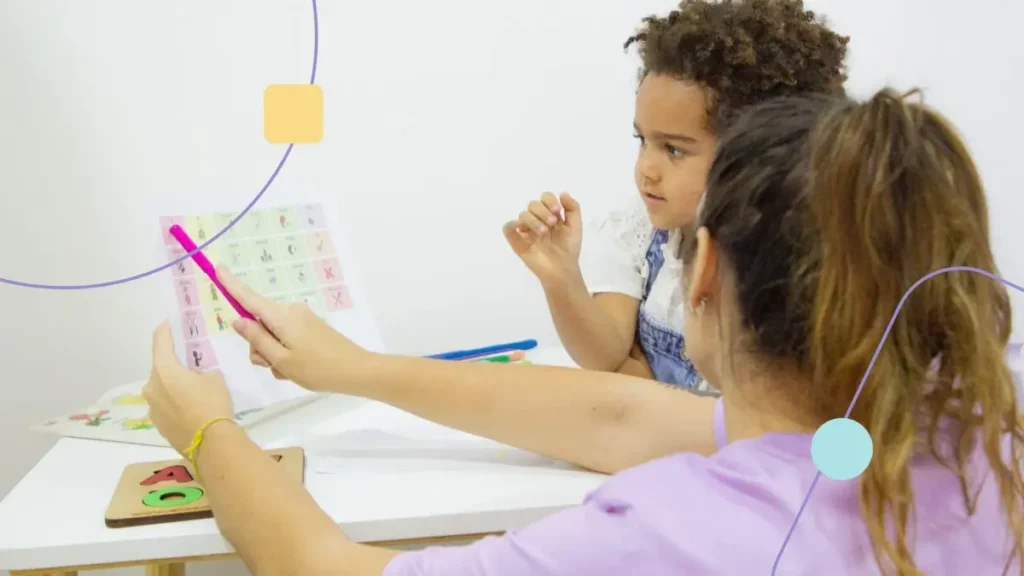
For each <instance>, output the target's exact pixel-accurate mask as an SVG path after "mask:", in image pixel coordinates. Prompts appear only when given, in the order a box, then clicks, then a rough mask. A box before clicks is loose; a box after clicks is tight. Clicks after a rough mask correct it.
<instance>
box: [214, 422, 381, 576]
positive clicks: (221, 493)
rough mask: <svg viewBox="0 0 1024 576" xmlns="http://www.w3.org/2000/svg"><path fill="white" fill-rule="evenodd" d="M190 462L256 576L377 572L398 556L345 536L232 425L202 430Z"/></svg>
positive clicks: (217, 516)
mask: <svg viewBox="0 0 1024 576" xmlns="http://www.w3.org/2000/svg"><path fill="white" fill-rule="evenodd" d="M198 466H199V470H200V472H201V473H202V475H203V486H204V487H205V488H206V491H207V497H208V498H209V500H210V504H211V505H212V506H213V513H214V518H215V519H216V521H217V526H218V527H219V528H220V530H221V533H222V534H223V535H224V537H225V538H227V540H228V541H229V542H231V544H232V546H234V548H235V550H236V551H237V552H238V554H239V555H240V556H241V558H242V560H243V561H244V562H245V565H246V566H247V567H248V568H249V570H250V571H251V572H252V573H253V574H256V575H257V576H263V575H271V576H277V575H282V576H284V575H291V574H302V575H304V576H306V575H309V576H319V575H321V574H323V575H325V576H326V575H331V576H339V575H351V576H371V575H372V576H379V575H380V574H383V572H384V567H385V566H387V564H388V562H390V561H391V559H392V558H394V557H395V556H397V555H398V552H396V551H393V550H386V549H383V548H374V547H371V546H365V545H361V544H355V543H353V542H351V541H349V540H348V539H347V538H345V536H344V535H343V534H342V532H341V530H340V529H339V528H338V526H337V525H336V524H335V523H334V521H333V520H331V518H330V517H329V516H328V515H327V514H326V513H324V511H323V510H321V509H320V508H319V507H318V506H317V504H316V502H315V501H314V500H313V498H312V497H311V496H310V495H309V493H307V492H306V490H305V489H304V488H303V487H302V485H301V484H299V483H297V482H295V481H294V480H292V479H291V478H289V477H288V476H287V475H286V474H285V473H284V472H283V471H282V469H281V467H280V466H279V465H278V464H277V463H276V462H275V461H274V460H272V459H271V458H269V457H268V456H267V455H266V453H265V452H263V450H261V449H260V448H259V447H258V446H257V445H256V444H254V443H253V442H252V441H251V440H249V438H248V437H247V436H246V434H245V432H244V431H242V429H241V428H239V427H238V426H237V425H235V424H234V423H232V422H218V423H216V424H214V425H213V426H211V427H210V428H209V429H208V430H207V432H206V434H205V439H204V440H203V444H202V447H201V449H200V451H199V460H198Z"/></svg>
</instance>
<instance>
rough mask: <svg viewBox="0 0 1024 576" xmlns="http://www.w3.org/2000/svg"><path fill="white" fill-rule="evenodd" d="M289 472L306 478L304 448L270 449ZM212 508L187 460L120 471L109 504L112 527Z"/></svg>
mask: <svg viewBox="0 0 1024 576" xmlns="http://www.w3.org/2000/svg"><path fill="white" fill-rule="evenodd" d="M267 455H268V456H269V457H271V458H274V459H275V460H277V461H278V463H279V464H280V465H281V466H283V467H284V468H285V470H286V472H287V473H288V475H289V476H291V477H293V478H295V479H296V480H298V481H299V482H303V481H304V476H305V454H304V453H303V451H302V448H285V449H281V450H268V451H267ZM212 517H213V510H212V509H211V507H210V501H209V499H208V498H207V496H206V491H205V489H204V488H203V486H202V484H200V483H199V482H197V481H196V479H195V470H194V468H193V467H192V465H191V464H189V463H188V462H187V461H186V460H169V461H165V462H142V463H139V464H132V465H131V466H128V467H126V468H125V469H124V472H122V473H121V480H120V482H118V484H117V488H116V489H115V490H114V494H113V496H112V498H111V500H110V506H109V507H108V508H107V513H106V517H105V522H106V525H107V527H109V528H124V527H128V526H139V525H144V524H162V523H167V522H181V521H184V520H196V519H200V518H212Z"/></svg>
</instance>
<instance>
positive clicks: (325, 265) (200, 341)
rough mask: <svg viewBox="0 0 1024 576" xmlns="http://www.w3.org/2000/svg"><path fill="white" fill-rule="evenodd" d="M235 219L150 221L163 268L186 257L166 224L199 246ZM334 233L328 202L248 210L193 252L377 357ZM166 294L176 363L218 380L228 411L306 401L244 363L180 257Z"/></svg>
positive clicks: (210, 295) (215, 215) (226, 316)
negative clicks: (302, 306) (227, 394)
mask: <svg viewBox="0 0 1024 576" xmlns="http://www.w3.org/2000/svg"><path fill="white" fill-rule="evenodd" d="M236 217H237V214H236V213H231V212H208V213H203V212H199V213H194V214H182V215H176V216H162V217H160V219H159V222H160V228H159V229H160V232H161V244H162V246H161V250H162V251H163V258H164V259H165V260H164V261H165V262H173V261H174V260H177V259H178V258H181V257H182V256H184V255H185V254H186V252H185V251H184V250H183V249H182V248H181V247H180V246H179V245H178V243H177V241H176V240H175V239H174V238H173V237H172V236H171V235H170V234H169V232H168V230H169V229H170V227H171V226H172V225H173V224H178V225H180V226H182V227H183V228H184V229H185V231H186V232H188V234H189V236H191V237H192V239H193V240H194V241H195V242H196V244H197V245H199V246H202V244H203V243H205V242H207V241H209V240H210V239H211V238H213V237H214V236H215V235H216V234H217V233H218V232H220V231H221V230H223V229H224V228H225V227H226V226H228V225H229V224H230V223H231V222H232V221H234V220H235V219H236ZM340 228H341V227H340V225H339V224H338V220H337V210H336V208H335V207H334V205H333V204H332V203H328V202H324V201H310V202H302V203H296V204H290V205H283V206H268V207H263V206H257V207H255V208H253V209H252V210H251V211H249V212H248V213H246V214H245V215H244V216H243V217H242V219H241V220H239V221H238V222H237V223H235V225H234V226H232V227H231V228H230V229H228V231H227V233H226V234H224V235H222V236H221V237H220V238H218V239H217V240H216V241H215V242H214V243H213V244H211V245H210V246H208V247H206V248H204V249H203V252H204V253H205V254H206V256H207V258H209V259H210V261H211V262H214V263H216V264H219V265H222V266H225V267H227V268H228V269H229V270H231V272H232V273H233V274H234V275H235V276H236V277H238V278H239V279H240V280H241V281H242V282H245V283H246V284H247V285H248V286H249V287H250V288H252V289H253V290H255V291H256V292H259V293H260V294H262V295H264V296H266V297H268V298H270V299H272V300H274V301H276V302H279V303H281V304H293V303H303V302H304V303H306V304H307V305H309V307H310V308H311V309H312V310H313V311H314V312H315V313H316V314H317V315H318V316H320V318H322V319H323V320H324V321H325V322H327V323H328V324H330V325H331V326H332V327H334V328H335V329H337V330H339V331H340V332H342V333H344V334H345V335H346V336H347V337H349V338H350V339H352V340H353V341H355V342H356V343H358V344H360V345H362V346H364V347H367V348H370V349H373V350H380V349H381V347H382V346H381V343H380V336H379V333H378V331H377V327H376V324H375V323H374V321H373V318H372V315H371V314H370V311H369V308H368V306H367V303H366V299H365V296H364V294H365V293H364V292H363V291H362V289H361V285H360V279H359V274H358V273H357V271H356V269H355V264H354V261H353V260H354V259H353V257H352V253H351V251H350V250H349V247H348V244H347V243H346V242H345V238H344V235H343V234H342V233H341V229H340ZM167 287H168V292H169V293H170V294H172V295H173V299H172V304H171V306H172V307H173V310H174V312H173V314H172V315H171V325H172V330H173V331H174V335H175V340H176V350H177V351H178V354H179V356H180V357H181V359H182V361H183V362H184V363H185V364H186V365H187V366H188V367H189V368H190V369H192V370H196V371H203V372H205V371H217V372H220V373H221V374H222V375H223V376H224V379H225V381H226V382H227V384H228V387H229V388H230V389H231V393H232V398H233V399H234V402H235V407H236V409H238V410H240V411H246V410H253V409H261V408H266V407H267V406H270V405H273V404H275V403H279V402H290V401H293V400H296V399H299V398H303V397H310V398H312V396H311V395H310V394H309V392H307V391H306V390H303V389H302V388H300V387H298V386H296V385H294V384H292V383H290V382H280V381H277V380H275V379H274V378H273V377H272V376H271V375H270V372H269V370H267V369H265V368H260V367H255V366H253V365H252V364H251V362H250V361H249V349H248V344H246V343H245V341H244V340H242V339H241V338H240V337H238V335H237V334H235V333H234V331H233V330H232V328H231V324H232V322H234V321H235V320H236V319H237V318H238V314H237V313H236V312H235V310H234V308H232V307H231V305H230V304H228V303H227V302H226V301H225V300H224V297H223V295H221V294H220V293H219V292H218V290H217V288H216V287H215V286H214V284H213V283H212V282H211V281H210V280H209V278H207V277H206V275H205V274H204V273H203V272H202V271H201V270H199V268H198V267H197V266H196V265H195V263H193V262H192V261H191V260H190V259H189V260H185V261H182V262H179V263H177V264H175V265H174V266H172V267H171V269H170V270H169V272H168V274H167Z"/></svg>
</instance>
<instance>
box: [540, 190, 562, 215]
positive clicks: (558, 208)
mask: <svg viewBox="0 0 1024 576" xmlns="http://www.w3.org/2000/svg"><path fill="white" fill-rule="evenodd" d="M540 201H541V203H542V204H544V206H546V207H547V209H548V210H550V211H551V213H552V214H554V215H555V216H558V215H559V214H561V213H562V205H561V204H559V203H558V198H556V197H555V195H554V194H552V193H551V192H545V193H544V194H543V195H542V196H541V197H540Z"/></svg>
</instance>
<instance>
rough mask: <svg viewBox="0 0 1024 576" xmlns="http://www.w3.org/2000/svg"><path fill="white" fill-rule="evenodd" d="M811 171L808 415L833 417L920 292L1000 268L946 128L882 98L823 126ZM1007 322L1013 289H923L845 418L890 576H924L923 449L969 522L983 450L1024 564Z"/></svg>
mask: <svg viewBox="0 0 1024 576" xmlns="http://www.w3.org/2000/svg"><path fill="white" fill-rule="evenodd" d="M908 96H909V95H908ZM808 173H809V181H808V183H807V184H808V188H807V189H808V191H809V192H808V200H807V201H808V208H809V209H808V210H807V211H806V212H805V214H806V215H807V216H808V219H807V221H806V222H805V225H806V226H808V227H810V228H812V229H814V230H815V231H816V232H817V234H818V235H819V238H820V242H818V243H817V244H818V246H819V248H817V249H813V250H811V253H810V254H809V255H807V258H806V260H807V261H806V262H805V263H804V266H805V269H806V270H812V269H813V270H816V273H815V274H814V276H815V278H814V283H813V289H812V294H813V301H814V306H813V309H812V311H811V313H810V315H809V316H810V317H809V318H808V330H809V335H808V344H809V350H808V358H807V365H808V366H809V368H810V369H811V371H812V372H813V375H814V378H815V385H816V386H815V393H814V394H813V395H812V398H811V399H810V402H812V404H813V406H811V409H813V410H814V411H815V413H816V414H818V415H821V416H823V417H833V416H834V415H835V414H837V413H838V414H842V413H843V412H845V410H846V409H847V406H848V403H849V402H850V400H851V399H852V398H853V397H854V394H855V393H856V391H857V387H858V385H859V384H860V381H861V379H862V377H863V375H864V372H865V371H866V370H867V368H868V366H869V363H870V361H871V358H872V356H873V355H874V353H875V350H876V347H878V344H879V342H880V341H881V340H882V337H883V334H884V333H885V330H886V327H887V325H888V324H889V321H890V318H891V317H892V314H893V312H894V311H895V310H896V306H897V304H898V303H899V302H900V300H901V298H902V297H903V295H904V292H905V291H906V290H907V289H908V288H909V287H910V286H911V285H912V284H913V283H914V282H916V281H917V280H918V279H920V278H921V277H923V276H925V275H926V274H928V273H929V272H932V271H934V270H937V269H940V268H945V267H950V266H970V267H974V268H980V269H982V270H986V271H990V272H992V273H996V268H995V262H994V258H993V256H992V253H991V249H990V247H989V229H988V219H987V208H986V205H985V195H984V191H983V189H982V186H981V181H980V178H979V176H978V173H977V170H976V168H975V166H974V164H973V163H972V161H971V159H970V155H969V154H968V152H967V150H966V148H965V146H964V144H963V142H962V141H961V140H960V138H959V137H958V136H957V135H956V134H955V133H954V131H953V130H952V129H951V128H950V127H949V125H948V124H947V123H946V122H945V121H944V120H943V119H942V118H941V117H939V116H938V115H937V114H935V113H934V112H932V111H930V110H928V109H926V108H925V107H923V106H922V105H920V104H917V103H909V102H907V96H900V95H897V94H895V93H893V92H890V91H883V92H880V93H879V94H877V95H876V96H875V97H874V98H872V99H871V100H870V101H868V102H866V103H863V104H853V103H847V104H843V105H841V106H838V107H834V108H833V109H832V110H831V111H829V112H827V113H825V114H824V115H823V116H822V117H821V118H820V120H819V122H818V124H817V126H816V128H815V129H814V131H813V133H812V134H811V138H810V160H809V171H808ZM1010 323H1011V314H1010V302H1009V297H1008V295H1007V293H1006V290H1005V288H1004V286H1003V285H1002V284H1000V283H998V282H996V281H994V280H991V279H989V278H987V277H985V276H983V275H980V274H975V273H971V272H964V271H956V272H948V273H944V274H939V275H937V276H935V277H933V278H930V279H929V280H927V281H925V282H923V283H922V284H921V285H920V286H919V287H917V288H916V289H915V291H914V292H913V294H912V295H910V296H909V297H908V298H907V301H906V302H905V303H904V305H903V308H902V310H901V312H900V314H899V316H898V317H897V318H896V320H895V322H894V323H893V326H892V329H891V331H890V332H889V335H888V338H887V339H886V341H885V343H884V345H883V346H882V347H881V350H880V351H879V354H878V358H877V360H876V361H875V363H874V366H873V368H872V369H871V373H870V375H869V376H868V378H867V379H866V381H865V383H864V387H863V390H862V392H861V394H860V396H859V397H858V400H857V403H856V405H855V406H854V408H853V411H852V413H851V414H850V417H851V418H853V419H855V420H857V421H859V422H860V423H861V424H863V425H864V426H865V428H867V430H868V431H869V432H870V434H871V438H872V441H873V443H874V457H873V459H872V463H871V465H870V466H869V467H868V469H867V471H866V472H865V473H864V474H863V475H862V476H861V508H862V512H863V514H864V518H865V521H866V523H867V527H868V530H869V533H870V535H871V539H872V543H873V548H874V553H875V555H876V557H877V558H878V561H879V564H880V566H883V567H888V568H889V570H890V571H892V570H895V572H896V573H898V574H901V575H902V574H913V575H917V574H920V572H919V571H918V570H917V569H916V566H915V564H914V560H913V557H912V550H911V544H910V543H908V533H907V527H908V520H909V519H910V518H911V516H912V514H913V513H914V510H913V495H912V493H911V483H910V464H911V459H912V458H913V457H914V456H915V455H916V454H918V453H920V452H921V451H926V452H928V453H930V454H931V455H933V456H934V457H936V458H937V459H938V460H939V461H940V462H941V463H942V464H943V465H944V466H946V467H947V468H948V469H949V470H950V471H952V472H953V473H955V474H956V475H957V476H958V477H959V479H960V485H961V488H962V493H963V496H964V502H965V505H966V506H967V509H968V511H969V512H973V509H974V503H975V502H974V500H975V497H976V495H977V493H978V488H979V484H978V482H979V481H981V480H983V478H969V477H968V474H967V465H968V461H969V459H970V457H971V454H972V453H974V452H975V449H976V447H977V446H978V444H979V443H980V445H981V448H982V450H983V452H984V454H985V457H986V458H987V460H988V464H989V466H990V468H991V470H992V472H993V476H994V479H995V482H996V484H997V486H998V489H999V495H1000V498H1001V500H1002V504H1003V508H1004V510H1005V514H1006V517H1007V522H1008V525H1009V528H1010V530H1011V533H1012V534H1013V536H1014V538H1015V542H1016V543H1017V548H1016V550H1015V552H1014V553H1015V554H1018V555H1019V554H1020V553H1021V550H1020V543H1021V541H1022V540H1024V511H1022V510H1024V480H1022V477H1021V468H1020V464H1019V463H1020V462H1021V461H1022V456H1024V451H1022V445H1024V418H1022V416H1021V414H1020V411H1019V407H1018V399H1017V390H1016V388H1015V385H1014V383H1013V380H1012V377H1011V374H1010V371H1009V367H1008V366H1007V362H1006V357H1005V354H1006V352H1005V351H1006V346H1007V343H1008V340H1009V336H1010V331H1011V326H1010ZM1007 444H1008V446H1009V449H1008V450H1007ZM1021 564H1022V574H1024V562H1022V563H1021Z"/></svg>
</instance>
